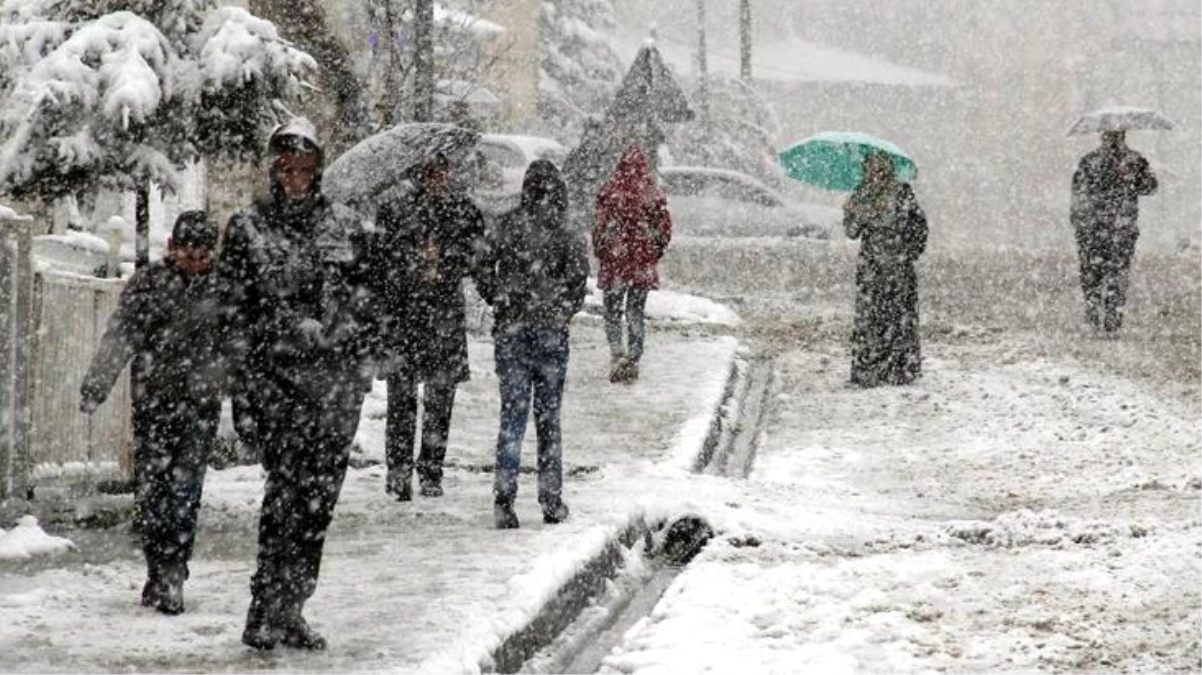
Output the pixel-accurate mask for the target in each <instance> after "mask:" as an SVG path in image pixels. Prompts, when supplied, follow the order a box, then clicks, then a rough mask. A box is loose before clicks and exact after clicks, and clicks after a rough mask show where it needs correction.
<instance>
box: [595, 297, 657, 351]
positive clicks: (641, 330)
mask: <svg viewBox="0 0 1202 675" xmlns="http://www.w3.org/2000/svg"><path fill="white" fill-rule="evenodd" d="M649 292H650V291H648V290H647V289H645V288H614V289H610V290H606V291H603V292H602V294H601V299H602V303H603V304H604V305H605V339H606V341H607V342H609V350H610V353H611V354H613V355H615V356H619V355H622V354H625V356H626V357H627V358H628V359H630V360H631V361H634V362H635V363H638V360H639V359H640V358H642V357H643V342H644V339H645V338H646V335H647V332H646V327H645V323H644V315H645V308H646V306H647V294H648V293H649ZM623 315H625V320H626V321H625V323H626V332H627V333H628V335H627V336H626V338H627V339H626V349H625V351H623V349H622V333H623V330H622V319H623Z"/></svg>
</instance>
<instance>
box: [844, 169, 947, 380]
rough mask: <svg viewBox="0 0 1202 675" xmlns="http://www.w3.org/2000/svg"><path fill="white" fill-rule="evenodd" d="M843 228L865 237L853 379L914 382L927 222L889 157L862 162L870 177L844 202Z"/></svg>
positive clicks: (854, 331) (858, 283)
mask: <svg viewBox="0 0 1202 675" xmlns="http://www.w3.org/2000/svg"><path fill="white" fill-rule="evenodd" d="M843 228H844V230H845V231H846V233H847V236H848V237H849V238H851V239H860V254H859V258H858V259H857V261H856V302H855V312H856V315H855V324H854V327H853V329H852V346H851V382H852V384H855V385H858V386H861V387H875V386H878V385H882V384H909V383H911V382H913V381H914V380H915V379H917V378H918V376H919V375H920V374H921V373H922V354H921V350H920V349H919V340H918V275H917V273H916V272H915V270H914V261H915V260H917V259H918V256H920V255H922V253H923V252H924V251H925V250H926V243H927V219H926V215H925V214H924V213H923V212H922V208H921V207H920V206H919V205H918V199H917V198H916V197H915V195H914V189H913V188H912V187H910V185H909V184H908V183H903V182H901V181H899V180H898V179H897V175H896V173H895V171H894V168H893V162H892V160H891V159H890V158H889V155H888V154H886V153H884V152H872V153H870V154H869V155H868V156H867V157H866V158H865V159H864V178H863V179H862V180H861V181H860V184H859V185H858V186H857V187H856V189H855V191H853V192H852V193H851V196H850V197H848V199H847V201H846V202H845V203H844V205H843Z"/></svg>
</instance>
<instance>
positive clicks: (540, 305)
mask: <svg viewBox="0 0 1202 675" xmlns="http://www.w3.org/2000/svg"><path fill="white" fill-rule="evenodd" d="M486 267H487V269H488V271H489V274H486V275H483V277H482V278H484V279H486V281H485V283H484V284H483V288H482V294H483V295H484V297H485V299H486V300H487V301H489V302H490V304H492V306H493V312H494V320H493V336H494V338H495V340H496V368H497V378H498V381H499V383H500V388H501V429H500V433H499V434H498V436H497V464H496V476H495V481H494V486H493V495H494V509H493V512H494V518H495V524H496V527H497V528H498V529H511V528H516V527H518V519H517V515H516V514H515V513H514V510H513V501H514V498H515V497H516V496H517V489H518V485H517V477H518V468H519V466H520V463H521V449H522V437H523V436H524V435H525V432H526V419H527V417H528V416H529V412H530V402H531V397H532V396H533V400H534V424H535V428H536V430H537V432H538V502H539V505H540V506H541V507H542V512H543V522H545V523H548V524H552V523H559V522H562V521H563V520H564V519H565V518H567V516H568V507H567V504H565V503H564V501H563V496H562V491H563V441H562V435H561V433H560V423H559V416H560V415H559V413H560V402H561V400H562V398H563V385H564V379H565V377H566V375H567V369H568V324H569V323H570V322H571V320H572V315H574V314H575V313H576V312H578V311H580V308H581V307H582V306H583V305H584V296H585V294H586V293H587V280H588V248H587V244H586V243H585V240H584V236H583V234H581V233H579V232H577V231H575V230H574V228H571V227H570V226H569V225H568V199H567V187H566V186H565V185H564V182H563V179H562V178H561V177H560V174H559V170H558V169H556V168H555V165H554V164H552V163H551V162H548V161H546V160H537V161H535V162H533V163H532V164H531V165H530V167H529V168H528V169H527V170H526V178H525V180H524V181H523V184H522V201H521V204H520V206H519V207H518V208H517V209H515V210H514V211H512V212H510V213H508V214H506V215H505V216H504V217H503V218H502V219H501V221H500V223H499V224H498V225H497V228H496V230H495V232H494V233H493V236H492V237H491V241H490V246H489V257H488V259H487V263H486Z"/></svg>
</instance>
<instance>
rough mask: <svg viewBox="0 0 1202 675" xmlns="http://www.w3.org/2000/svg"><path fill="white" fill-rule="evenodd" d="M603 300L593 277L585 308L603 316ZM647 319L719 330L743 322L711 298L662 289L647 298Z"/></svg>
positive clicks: (589, 285)
mask: <svg viewBox="0 0 1202 675" xmlns="http://www.w3.org/2000/svg"><path fill="white" fill-rule="evenodd" d="M603 297H604V296H603V294H602V292H601V289H599V288H597V281H596V279H593V278H591V277H590V278H589V280H588V296H587V297H585V299H584V306H585V307H586V308H589V309H591V310H592V311H593V312H594V313H596V314H603V313H604V307H605V304H604V301H603ZM646 315H647V318H649V319H660V320H666V321H678V322H682V323H697V324H711V325H718V326H737V325H739V324H740V323H741V322H742V319H740V318H739V315H738V314H736V313H735V311H734V310H732V309H730V308H729V307H727V306H725V305H722V304H719V303H717V302H714V301H713V300H710V299H709V298H703V297H701V296H697V295H689V294H687V293H678V292H676V291H667V290H662V289H661V290H656V291H652V292H651V293H650V294H649V295H648V296H647V306H646Z"/></svg>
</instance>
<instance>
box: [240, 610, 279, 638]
mask: <svg viewBox="0 0 1202 675" xmlns="http://www.w3.org/2000/svg"><path fill="white" fill-rule="evenodd" d="M276 614H277V611H276V609H275V607H274V606H273V604H272V603H269V602H268V601H266V600H262V599H260V598H258V597H252V598H251V601H250V609H249V610H247V612H246V628H245V629H244V630H243V631H242V644H244V645H246V646H248V647H251V648H254V649H260V650H266V649H274V648H275V646H276V645H277V644H279V642H280V631H279V629H278V628H277V627H276V622H277V620H278V618H277V617H276V616H275V615H276Z"/></svg>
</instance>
